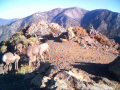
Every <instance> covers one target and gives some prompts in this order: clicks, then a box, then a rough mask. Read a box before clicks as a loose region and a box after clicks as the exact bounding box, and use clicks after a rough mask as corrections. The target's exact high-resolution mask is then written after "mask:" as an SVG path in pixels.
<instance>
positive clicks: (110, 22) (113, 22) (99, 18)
mask: <svg viewBox="0 0 120 90" xmlns="http://www.w3.org/2000/svg"><path fill="white" fill-rule="evenodd" d="M40 21H45V22H47V23H53V22H54V23H58V24H59V25H61V26H63V27H65V28H66V27H69V26H82V27H84V28H87V27H88V26H89V25H90V24H92V25H93V26H94V28H95V29H96V30H98V31H100V32H101V33H102V34H104V35H106V36H108V37H109V38H115V39H116V40H118V41H119V38H120V14H119V13H116V12H112V11H109V10H105V9H98V10H92V11H87V10H84V9H81V8H78V7H72V8H66V9H61V8H56V9H53V10H50V11H46V12H37V13H35V14H33V15H30V16H28V17H25V18H22V19H19V20H16V21H14V22H13V23H11V24H9V25H6V26H4V27H1V28H0V41H2V40H5V39H7V38H9V37H11V35H13V34H14V33H16V32H17V31H19V30H21V29H24V28H26V27H27V26H30V25H31V24H32V23H38V22H40Z"/></svg>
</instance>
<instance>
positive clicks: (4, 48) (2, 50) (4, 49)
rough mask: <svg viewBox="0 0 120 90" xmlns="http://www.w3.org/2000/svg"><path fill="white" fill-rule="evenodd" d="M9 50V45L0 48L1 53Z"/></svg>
mask: <svg viewBox="0 0 120 90" xmlns="http://www.w3.org/2000/svg"><path fill="white" fill-rule="evenodd" d="M6 51H7V46H5V45H3V46H2V47H1V49H0V52H1V53H5V52H6Z"/></svg>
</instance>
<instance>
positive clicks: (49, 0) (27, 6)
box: [0, 0, 120, 19]
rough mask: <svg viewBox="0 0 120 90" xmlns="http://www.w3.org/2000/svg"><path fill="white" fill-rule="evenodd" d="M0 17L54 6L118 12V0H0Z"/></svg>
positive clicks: (29, 13)
mask: <svg viewBox="0 0 120 90" xmlns="http://www.w3.org/2000/svg"><path fill="white" fill-rule="evenodd" d="M0 2H1V3H0V4H1V5H0V11H1V14H0V18H3V19H13V18H23V17H26V16H29V15H31V14H33V13H36V12H39V11H40V12H45V11H49V10H52V9H55V8H71V7H79V8H83V9H86V10H94V9H108V10H111V11H113V12H119V13H120V8H119V2H120V1H119V0H91V1H88V0H76V1H75V0H64V1H63V0H59V1H58V0H44V1H43V0H1V1H0Z"/></svg>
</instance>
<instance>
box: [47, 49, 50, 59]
mask: <svg viewBox="0 0 120 90" xmlns="http://www.w3.org/2000/svg"><path fill="white" fill-rule="evenodd" d="M47 52H48V58H49V60H50V51H49V49H47Z"/></svg>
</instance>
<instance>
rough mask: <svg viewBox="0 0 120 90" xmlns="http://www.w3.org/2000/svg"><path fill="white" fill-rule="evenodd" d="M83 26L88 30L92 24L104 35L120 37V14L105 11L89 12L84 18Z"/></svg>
mask: <svg viewBox="0 0 120 90" xmlns="http://www.w3.org/2000/svg"><path fill="white" fill-rule="evenodd" d="M81 22H82V23H81V26H83V27H84V28H87V27H88V26H89V25H90V24H92V25H93V26H94V28H95V29H96V30H98V31H100V32H101V33H102V34H104V35H106V36H108V37H110V38H115V37H120V13H116V12H112V11H109V10H105V9H98V10H93V11H89V12H88V13H86V15H85V16H84V17H83V19H82V21H81Z"/></svg>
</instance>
